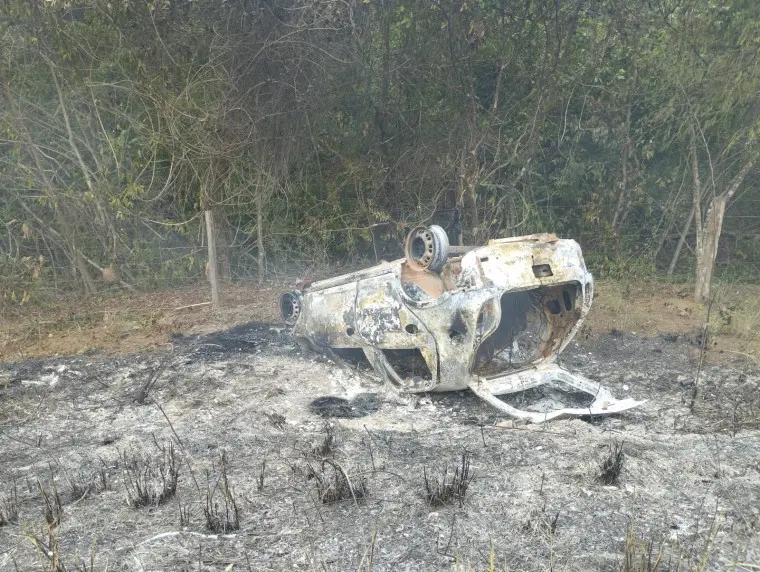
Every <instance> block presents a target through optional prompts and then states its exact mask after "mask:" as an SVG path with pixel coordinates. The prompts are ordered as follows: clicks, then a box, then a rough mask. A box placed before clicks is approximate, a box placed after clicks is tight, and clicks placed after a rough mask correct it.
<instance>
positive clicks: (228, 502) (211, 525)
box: [180, 451, 240, 534]
mask: <svg viewBox="0 0 760 572" xmlns="http://www.w3.org/2000/svg"><path fill="white" fill-rule="evenodd" d="M211 481H212V476H211V474H210V473H208V472H207V473H206V494H205V503H204V507H203V516H204V517H205V518H206V528H207V529H208V530H210V531H211V532H215V533H216V534H226V533H228V532H232V531H233V530H237V529H239V528H240V510H239V508H238V504H237V500H236V499H235V495H234V492H233V490H232V487H231V486H230V482H229V477H228V476H227V454H226V453H225V452H224V451H222V454H221V456H220V458H219V474H218V476H217V477H216V478H215V479H214V483H213V485H212V484H211ZM219 498H221V500H217V499H219ZM180 518H182V515H180Z"/></svg>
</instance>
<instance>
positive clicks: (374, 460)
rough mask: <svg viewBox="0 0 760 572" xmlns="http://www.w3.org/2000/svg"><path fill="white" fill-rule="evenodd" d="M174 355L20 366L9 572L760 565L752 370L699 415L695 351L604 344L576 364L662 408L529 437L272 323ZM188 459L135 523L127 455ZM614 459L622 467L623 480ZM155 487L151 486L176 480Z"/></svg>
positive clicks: (9, 392) (11, 392) (572, 355)
mask: <svg viewBox="0 0 760 572" xmlns="http://www.w3.org/2000/svg"><path fill="white" fill-rule="evenodd" d="M697 341H698V340H697ZM172 342H173V343H172V347H171V349H170V350H168V351H161V352H155V353H147V354H137V355H128V356H120V357H108V356H105V355H100V354H96V353H93V354H90V355H80V356H77V357H67V358H51V359H42V360H27V361H24V362H19V363H4V364H0V494H4V496H5V499H6V501H7V500H8V499H10V498H11V497H12V496H13V494H14V493H13V492H12V491H13V490H14V488H15V496H16V498H17V503H16V504H17V506H18V511H19V517H18V519H17V522H11V523H9V524H5V525H4V526H0V571H5V570H46V569H53V568H52V567H51V565H50V559H55V558H58V557H60V559H61V562H62V565H65V566H66V567H67V569H69V570H73V569H76V568H75V564H76V561H77V555H79V556H80V557H81V558H82V560H86V561H87V564H88V570H89V559H90V557H93V556H94V562H95V567H94V569H95V570H105V569H106V567H107V569H108V570H146V571H148V570H315V571H316V570H320V571H322V570H340V571H343V570H370V569H374V570H476V571H479V570H488V569H491V568H489V566H490V560H491V558H493V559H494V560H495V566H494V567H493V569H496V570H504V569H508V570H513V571H515V570H517V571H523V570H525V571H533V570H535V571H544V570H577V571H596V570H599V571H605V570H610V571H612V570H619V569H620V566H621V561H622V558H623V555H624V553H625V546H626V538H627V537H629V539H633V540H634V546H635V547H636V549H637V550H641V547H640V544H639V540H640V541H642V542H643V541H647V542H650V543H651V545H653V546H654V556H655V557H656V555H657V553H658V551H660V550H661V551H662V554H663V558H664V561H665V563H666V564H667V563H668V562H670V563H671V564H672V565H671V566H670V569H672V570H675V569H676V562H677V561H678V560H679V559H680V561H681V568H680V569H681V570H696V569H699V570H731V569H735V570H754V569H756V568H757V566H758V564H760V392H759V391H758V390H759V389H760V387H759V386H760V368H758V367H757V363H756V362H754V361H752V360H751V359H746V358H742V359H736V360H733V361H724V362H722V363H719V364H716V363H710V364H706V365H703V367H702V371H701V373H700V377H699V386H698V392H697V398H696V401H695V404H694V408H693V412H690V411H689V404H690V401H691V398H692V392H693V383H694V379H695V376H696V372H697V369H698V355H697V354H698V352H695V351H694V350H695V346H694V342H695V341H694V340H692V339H689V338H688V337H678V336H675V335H671V336H669V335H655V336H651V337H644V336H637V335H633V334H628V333H619V332H613V333H612V334H598V335H591V336H590V337H589V338H588V339H586V340H580V341H579V342H578V343H573V344H571V347H570V348H568V350H567V351H566V352H565V353H564V354H563V355H562V356H561V357H562V363H563V364H564V365H565V366H566V367H568V368H572V369H575V370H578V371H580V372H582V373H584V374H585V375H587V376H589V377H591V378H594V379H598V380H603V381H604V382H605V383H606V385H608V386H609V387H610V388H611V389H612V390H613V392H614V393H615V394H616V395H617V396H618V397H623V396H632V397H636V398H645V399H648V400H649V401H648V402H647V403H646V404H645V405H644V406H642V407H641V408H639V409H635V410H632V411H629V412H626V413H624V414H621V415H618V416H614V417H606V418H601V419H579V420H571V421H559V422H553V423H549V424H546V425H515V424H513V423H511V422H506V423H504V422H503V421H504V419H505V418H504V417H502V416H501V415H500V414H498V413H497V412H495V411H494V410H492V409H491V408H489V407H488V406H487V405H485V404H484V403H482V402H480V401H479V400H478V399H477V398H476V397H474V396H473V395H471V394H470V393H468V392H459V393H450V394H440V395H432V396H431V395H422V396H400V395H397V394H395V393H394V392H393V391H392V390H389V389H388V388H386V387H384V386H382V385H381V384H380V383H379V382H378V381H377V380H376V379H375V378H374V377H373V376H371V375H368V374H367V373H365V372H363V371H357V370H355V369H352V367H350V366H347V365H346V364H343V363H334V362H332V361H330V360H329V359H327V358H325V357H322V356H318V355H316V354H312V353H308V352H304V351H302V350H300V349H298V348H296V347H295V346H294V345H293V344H292V343H291V341H290V339H289V337H288V334H287V332H284V331H282V330H281V329H280V328H278V327H274V326H269V325H266V324H247V325H242V326H237V327H235V328H232V329H230V330H226V331H223V332H217V333H214V334H210V335H205V336H200V335H199V336H192V337H182V336H175V337H174V338H173V340H172ZM170 441H172V442H173V443H174V446H175V448H176V461H178V462H180V463H181V464H180V468H179V479H178V486H177V491H176V495H175V496H174V497H171V494H167V495H165V496H166V498H165V499H163V502H161V503H160V504H155V503H154V505H152V506H147V507H142V508H133V507H132V506H130V505H129V503H128V502H127V499H128V489H127V485H128V483H130V482H132V484H134V481H133V478H134V474H133V473H130V472H129V471H128V470H125V457H124V455H126V458H128V459H129V458H134V457H135V456H140V455H142V456H143V457H144V458H147V459H152V460H153V461H155V463H156V464H154V465H153V469H156V467H158V459H160V458H161V457H162V456H165V455H166V453H162V452H161V450H160V447H164V450H165V451H168V447H167V444H168V443H169V442H170ZM615 444H617V445H620V444H622V447H623V451H624V463H623V466H622V471H621V472H620V474H619V478H618V481H617V483H614V484H604V483H602V482H600V481H599V480H598V476H599V474H600V472H601V466H602V463H603V461H604V460H605V459H606V458H607V457H608V456H609V448H610V446H613V445H615ZM463 452H466V456H467V458H468V459H469V461H470V464H471V471H472V481H471V482H470V485H469V488H468V490H467V493H466V497H465V498H464V502H463V503H461V502H459V501H458V500H457V499H456V498H453V499H450V501H449V503H448V504H446V505H444V506H435V507H431V506H429V504H428V502H427V500H426V498H425V486H424V479H425V477H424V475H425V474H427V476H428V477H429V478H431V479H435V478H436V477H440V476H442V474H443V470H444V469H445V468H448V475H447V478H451V477H452V475H453V473H454V469H455V467H456V466H457V465H458V464H459V463H460V460H461V456H462V454H463ZM222 453H224V456H225V460H226V463H225V466H226V475H227V480H228V483H229V488H230V489H231V490H232V494H233V495H234V499H235V503H236V505H237V508H238V511H239V528H237V529H236V530H231V529H225V528H224V527H221V529H220V527H219V526H217V532H214V531H210V530H209V529H208V527H207V519H206V517H205V515H204V508H207V506H208V505H207V497H208V490H209V488H210V489H212V490H213V491H214V494H213V495H212V502H211V508H212V510H213V509H214V507H215V506H216V509H217V511H221V512H222V517H224V514H223V513H224V505H225V502H224V500H225V494H224V492H223V485H222V484H220V483H222V482H223V481H222V480H221V468H220V467H221V464H220V459H221V456H222ZM143 470H148V469H143ZM343 471H345V473H347V474H348V475H350V478H351V481H352V483H353V486H352V487H351V489H350V490H348V489H344V490H343V491H342V493H343V494H344V496H346V497H347V498H345V499H343V500H340V501H338V502H335V503H324V502H322V500H323V498H324V500H328V499H329V498H330V496H331V495H330V494H326V493H325V490H326V489H325V487H324V486H323V487H322V488H321V489H320V490H318V489H319V486H318V485H319V483H320V480H321V479H323V478H324V479H328V480H330V481H331V482H333V481H336V480H337V481H340V476H341V475H342V474H343ZM130 475H131V476H130ZM262 475H263V476H262ZM145 480H146V481H147V482H148V488H149V489H150V488H151V487H152V486H153V484H151V483H158V482H159V481H160V475H159V474H158V472H155V474H153V475H152V476H151V475H148V476H147V477H145ZM38 481H39V485H38ZM323 482H327V481H323ZM14 483H15V487H14ZM53 485H55V490H57V493H58V495H59V497H60V501H61V506H62V510H61V511H60V513H56V511H55V510H53V511H50V510H49V511H48V512H49V513H53V514H48V516H49V517H51V520H53V521H55V520H56V519H57V518H58V517H59V520H60V522H59V523H58V524H57V525H54V526H53V527H52V530H53V537H52V543H53V546H52V549H51V550H50V551H49V552H48V554H47V555H46V554H45V550H46V549H47V548H51V537H50V534H49V532H48V528H49V527H47V526H46V525H45V516H44V510H43V507H44V497H43V493H42V492H41V491H43V490H44V491H46V493H45V494H46V495H47V496H48V499H51V498H54V493H53V492H52V491H53ZM347 490H348V492H346V491H347ZM328 492H329V491H328ZM351 492H353V496H355V497H356V500H354V498H353V497H352V495H351ZM227 498H229V497H227ZM8 504H13V503H12V502H11V503H8V502H5V503H3V501H2V499H0V513H2V511H3V510H5V511H6V512H8ZM52 504H55V503H54V501H52ZM227 504H228V505H231V502H230V501H229V500H228V502H227ZM4 507H5V508H4ZM181 515H182V518H181ZM229 515H231V516H230V521H231V522H232V521H234V511H230V512H229ZM0 520H1V518H0ZM212 520H213V519H212ZM222 520H223V521H224V518H222ZM214 522H217V525H218V521H214ZM230 528H234V526H231V527H230ZM35 538H36V539H37V540H39V541H41V542H42V543H44V545H45V546H46V547H47V548H46V549H43V550H38V549H35ZM700 566H701V567H700ZM732 566H733V568H732ZM59 569H61V568H59ZM637 569H638V568H637ZM667 569H668V567H667V566H665V565H663V566H661V568H660V570H667Z"/></svg>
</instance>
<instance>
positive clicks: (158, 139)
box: [0, 0, 760, 304]
mask: <svg viewBox="0 0 760 572" xmlns="http://www.w3.org/2000/svg"><path fill="white" fill-rule="evenodd" d="M759 38H760V21H759V20H758V16H757V11H756V6H755V3H754V2H753V0H736V1H733V2H729V1H728V0H719V1H713V0H658V1H657V2H650V3H643V2H639V3H629V2H623V1H621V0H603V1H600V2H597V1H594V2H592V1H590V0H577V1H574V2H553V1H549V0H537V1H532V2H510V3H507V2H504V1H499V2H496V1H495V0H476V1H475V2H460V1H455V0H434V1H432V2H415V1H412V0H365V1H364V2H362V3H358V4H356V5H354V4H348V3H341V2H335V1H332V0H327V1H320V2H315V1H313V0H275V1H274V2H269V1H267V2H263V1H262V0H244V1H241V2H222V1H221V0H212V1H209V2H191V1H190V0H171V1H170V0H162V1H150V2H148V1H145V0H130V1H129V2H107V1H106V0H94V1H93V2H90V3H88V4H87V5H86V6H80V5H75V4H73V3H71V2H68V1H64V0H56V1H52V2H51V1H48V2H41V1H36V2H28V1H26V0H7V1H6V2H4V3H2V4H0V54H2V58H0V190H1V191H2V192H1V194H0V220H1V221H3V223H4V228H5V235H6V237H5V238H4V239H3V240H2V241H0V265H2V268H3V269H4V270H5V269H6V268H7V269H9V270H8V272H7V273H6V272H5V271H4V272H3V282H2V283H0V290H1V291H2V292H0V293H1V294H2V295H3V297H4V300H5V301H6V303H13V304H20V303H22V302H23V303H25V302H26V300H27V299H28V296H30V295H33V293H34V292H35V288H36V287H37V286H36V285H38V284H39V282H40V281H43V282H45V283H47V284H54V285H55V287H56V288H80V289H83V290H84V291H86V292H93V291H95V290H96V289H98V288H99V287H100V286H99V284H98V281H106V280H105V279H106V272H105V270H107V269H109V268H111V269H118V276H119V280H120V281H121V282H123V283H128V284H135V285H139V286H143V287H158V286H161V285H166V284H170V283H176V282H178V281H179V282H181V281H183V280H186V279H188V278H191V277H198V276H200V275H201V274H202V272H203V270H204V265H205V251H204V245H205V238H204V236H203V226H202V224H201V223H202V220H203V217H202V216H201V214H202V213H201V211H203V210H212V211H213V212H214V218H215V220H216V222H217V226H218V228H219V233H220V237H219V238H220V240H219V241H218V242H220V243H221V249H222V260H223V263H225V264H226V265H227V266H228V268H229V270H230V272H231V274H232V275H233V276H245V275H250V274H256V275H259V276H261V275H264V274H266V273H272V272H277V271H278V270H279V269H281V268H282V267H283V265H286V266H293V265H298V266H300V265H303V264H313V263H315V262H327V261H330V260H336V259H341V260H346V259H356V258H366V257H374V256H378V257H382V256H387V255H388V254H385V250H388V249H389V250H391V251H392V250H393V249H394V248H397V245H398V242H399V240H398V237H399V235H403V231H404V229H405V228H408V227H410V226H413V225H416V224H420V223H432V222H435V223H438V224H443V225H444V226H449V225H450V224H451V221H452V219H453V216H454V211H455V209H457V208H459V209H461V211H462V213H463V221H464V235H465V236H464V238H465V240H469V241H482V240H484V239H485V238H487V237H490V236H496V235H512V234H526V233H530V232H537V231H552V232H557V233H558V234H562V235H565V236H571V237H574V238H576V239H578V240H579V241H580V242H581V243H582V245H583V247H584V249H585V250H586V251H587V252H588V253H589V259H590V261H593V262H594V263H595V264H596V268H598V269H600V270H601V271H602V272H603V273H605V274H610V275H616V276H617V275H620V274H625V273H628V272H635V273H650V272H653V271H657V270H664V269H665V268H667V267H668V264H669V262H670V261H671V258H673V253H674V251H675V249H676V246H677V243H678V240H679V235H680V234H679V233H680V232H682V231H683V228H684V226H685V224H684V223H685V222H686V221H687V220H688V219H689V214H690V210H691V209H692V206H693V204H694V203H693V199H692V178H693V177H692V175H693V173H692V172H691V166H690V162H689V152H690V151H689V150H690V145H694V144H695V138H696V153H697V163H698V166H699V171H700V173H701V176H702V178H703V179H704V185H703V186H704V195H703V201H704V204H705V205H707V204H708V203H709V201H710V197H711V196H713V195H714V194H715V193H720V192H722V191H723V190H724V189H725V188H726V187H727V185H728V184H729V183H730V181H732V180H733V178H734V177H735V176H736V174H737V173H738V172H739V171H740V169H741V167H742V165H745V164H746V163H747V162H748V161H750V160H752V159H753V158H754V157H756V155H757V153H758V147H757V134H758V131H759V129H758V127H759V125H758V110H760V105H759V104H760V101H758V94H759V93H760V72H759V71H758V60H757V57H758V48H759V47H760V39H759ZM756 177H757V175H756V174H755V172H754V171H750V172H749V174H748V176H747V178H746V180H745V181H744V183H743V185H742V186H741V189H740V190H739V191H738V192H737V193H736V195H735V196H734V197H733V198H732V202H731V203H730V204H729V212H728V215H727V218H726V221H725V226H724V233H725V239H724V240H723V241H722V243H721V244H722V246H721V250H720V252H719V263H720V268H722V269H725V270H726V271H728V272H732V271H733V268H734V266H735V265H739V266H740V267H741V269H742V272H743V273H744V274H748V275H749V276H748V277H756V276H757V270H758V268H760V255H758V249H756V248H753V247H752V245H753V244H755V243H756V242H757V237H758V236H760V226H758V225H760V217H758V215H757V214H753V213H757V212H758V209H757V206H758V205H760V195H758V191H757V188H758V185H757V184H756V180H757V179H756ZM703 214H704V213H700V216H702V215H703ZM703 218H704V217H703ZM698 222H699V223H700V224H701V223H702V221H701V220H700V221H698ZM690 229H693V225H692V226H691V227H689V228H687V229H686V231H685V232H686V242H687V248H685V249H684V251H683V255H682V256H681V262H680V263H679V264H680V265H681V266H683V265H687V266H688V265H690V264H692V262H690V260H692V259H691V257H690V256H689V254H688V253H689V248H688V245H691V244H693V238H692V237H693V230H690ZM386 247H387V248H386ZM397 253H398V252H393V253H392V254H391V255H393V254H397ZM40 257H42V258H40ZM40 260H44V264H42V263H40V266H41V268H40V269H39V271H37V270H35V268H33V267H34V266H35V265H37V264H38V261H40ZM30 265H31V266H30ZM677 266H678V265H677ZM681 266H678V268H679V269H680V268H681ZM593 269H594V268H592V270H593ZM734 273H735V272H734ZM35 281H37V282H35Z"/></svg>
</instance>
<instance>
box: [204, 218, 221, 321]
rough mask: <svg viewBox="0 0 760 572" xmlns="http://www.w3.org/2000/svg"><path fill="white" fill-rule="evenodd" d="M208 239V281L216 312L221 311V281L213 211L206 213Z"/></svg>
mask: <svg viewBox="0 0 760 572" xmlns="http://www.w3.org/2000/svg"><path fill="white" fill-rule="evenodd" d="M203 214H204V216H205V217H206V238H207V239H208V281H209V282H211V304H212V305H213V308H214V310H218V309H219V279H218V276H217V271H218V268H219V267H218V266H217V260H216V229H215V228H214V215H213V213H212V212H211V211H205V212H204V213H203Z"/></svg>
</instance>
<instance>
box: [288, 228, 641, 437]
mask: <svg viewBox="0 0 760 572" xmlns="http://www.w3.org/2000/svg"><path fill="white" fill-rule="evenodd" d="M405 250H406V252H405V254H406V257H405V258H404V259H400V260H396V261H393V262H382V263H380V264H378V265H377V266H374V267H371V268H367V269H365V270H361V271H359V272H354V273H350V274H345V275H342V276H336V277H334V278H330V279H327V280H322V281H318V282H304V283H301V284H299V286H300V288H299V289H297V290H295V291H292V292H288V293H286V294H283V296H282V298H281V314H282V318H283V320H284V322H285V323H286V324H287V325H288V326H291V327H292V331H293V336H294V338H295V339H296V341H297V342H298V343H300V344H302V345H305V346H307V347H310V348H312V349H315V350H317V351H324V350H328V349H329V350H331V351H333V352H334V353H336V354H337V355H339V356H343V357H352V358H366V359H367V360H368V362H369V363H370V364H371V365H372V367H374V369H375V370H376V371H377V373H378V374H379V375H380V376H381V377H382V378H383V379H385V380H386V381H387V382H389V383H391V384H393V385H394V386H396V387H397V388H398V389H399V390H400V391H403V392H410V393H419V392H427V391H454V390H461V389H466V388H470V389H471V390H472V391H473V392H474V393H475V394H476V395H478V396H479V397H481V398H482V399H484V400H485V401H487V402H488V403H489V404H491V405H493V406H494V407H496V408H497V409H499V410H500V411H502V412H504V413H506V414H508V415H510V416H512V417H516V418H520V419H524V420H527V421H531V422H534V423H540V422H543V421H549V420H552V419H558V418H567V417H577V416H586V415H591V416H596V415H607V414H611V413H619V412H621V411H625V410H627V409H630V408H632V407H636V406H638V405H640V404H642V403H643V401H636V400H634V399H622V400H619V399H615V398H614V397H613V396H612V394H611V393H610V392H609V391H608V390H607V389H605V388H604V387H602V386H601V385H600V384H598V383H596V382H594V381H591V380H589V379H587V378H585V377H583V376H580V375H578V374H575V373H571V372H569V371H567V370H565V369H562V368H561V367H560V366H559V365H558V364H557V357H558V356H559V354H560V352H561V351H562V350H563V349H564V348H565V347H566V346H567V344H568V343H569V342H570V341H571V340H572V339H573V336H575V334H576V333H577V332H578V330H579V329H580V327H581V325H582V323H583V321H584V319H585V317H586V315H587V314H588V311H589V308H590V307H591V301H592V298H593V288H594V282H593V278H592V276H591V274H590V273H589V271H588V270H587V269H586V265H585V263H584V261H583V256H582V254H581V249H580V246H579V245H578V243H577V242H575V241H574V240H565V239H563V240H561V239H559V238H557V237H556V236H555V235H553V234H534V235H530V236H521V237H514V238H503V239H498V240H491V241H489V242H488V244H487V245H486V246H482V247H470V246H449V244H448V238H447V236H446V232H445V231H444V230H443V229H442V228H441V227H438V226H431V227H418V228H415V229H414V230H412V232H411V233H410V234H409V235H408V237H407V240H406V248H405ZM547 384H548V385H551V386H557V385H558V384H564V385H565V386H566V387H568V388H569V389H571V390H575V391H581V392H584V393H586V394H588V395H590V396H591V397H592V398H593V400H592V401H591V403H589V404H586V405H584V406H583V407H568V408H555V409H553V410H549V411H526V410H521V409H518V408H516V407H513V406H511V405H509V404H508V403H506V402H505V401H503V400H501V399H499V398H498V397H496V396H498V395H505V394H513V393H517V392H522V391H525V390H528V389H532V388H536V387H539V386H544V385H547Z"/></svg>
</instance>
